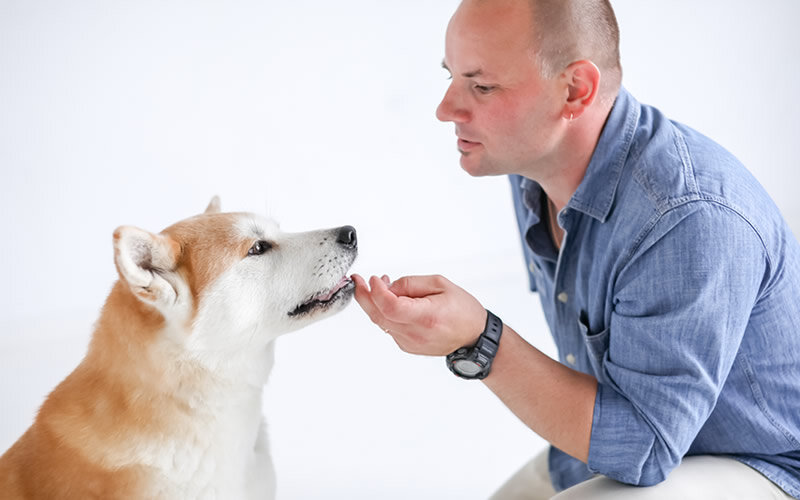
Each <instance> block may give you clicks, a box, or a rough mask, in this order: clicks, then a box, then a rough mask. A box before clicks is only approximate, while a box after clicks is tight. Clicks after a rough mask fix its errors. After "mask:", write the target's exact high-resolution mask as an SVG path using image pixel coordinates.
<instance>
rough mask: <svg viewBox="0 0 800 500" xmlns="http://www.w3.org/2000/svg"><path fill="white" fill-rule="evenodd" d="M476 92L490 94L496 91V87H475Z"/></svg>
mask: <svg viewBox="0 0 800 500" xmlns="http://www.w3.org/2000/svg"><path fill="white" fill-rule="evenodd" d="M475 90H477V91H478V92H480V93H481V94H488V93H490V92H491V91H493V90H494V87H492V86H490V85H475Z"/></svg>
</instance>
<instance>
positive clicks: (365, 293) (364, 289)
mask: <svg viewBox="0 0 800 500" xmlns="http://www.w3.org/2000/svg"><path fill="white" fill-rule="evenodd" d="M353 282H354V283H355V285H356V290H355V299H356V302H358V305H359V306H361V309H363V310H364V312H365V313H367V316H369V319H370V320H372V322H373V323H375V324H377V325H381V324H382V323H383V321H384V320H385V318H384V317H383V315H382V314H381V313H380V311H379V310H378V308H377V306H376V305H375V302H374V301H373V300H372V296H371V293H370V289H369V286H368V285H367V282H366V281H364V278H362V277H361V276H359V275H357V274H354V275H353Z"/></svg>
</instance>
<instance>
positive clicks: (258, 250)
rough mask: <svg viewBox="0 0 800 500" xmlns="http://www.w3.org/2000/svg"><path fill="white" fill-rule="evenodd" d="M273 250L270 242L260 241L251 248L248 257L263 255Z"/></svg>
mask: <svg viewBox="0 0 800 500" xmlns="http://www.w3.org/2000/svg"><path fill="white" fill-rule="evenodd" d="M271 249H272V243H270V242H269V241H264V240H259V241H256V242H255V243H253V246H251V247H250V250H248V251H247V255H261V254H263V253H264V252H267V251H269V250H271Z"/></svg>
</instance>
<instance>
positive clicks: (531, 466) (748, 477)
mask: <svg viewBox="0 0 800 500" xmlns="http://www.w3.org/2000/svg"><path fill="white" fill-rule="evenodd" d="M547 453H548V450H547V449H545V450H544V451H543V452H542V453H539V454H538V455H537V456H536V457H534V458H533V459H532V460H531V461H530V462H528V463H527V464H525V465H524V466H523V467H522V468H521V469H520V470H519V471H517V472H516V473H515V474H514V475H513V476H511V478H509V480H508V481H506V483H505V484H503V486H501V487H500V489H499V490H497V492H495V494H494V495H492V497H491V498H492V500H523V499H525V500H544V499H552V500H577V499H587V498H588V499H592V500H612V499H613V500H675V499H681V500H695V499H697V500H714V499H726V500H728V499H756V498H757V499H763V500H770V499H780V500H786V499H791V497H790V496H789V495H787V494H786V493H785V492H784V491H783V490H782V489H780V488H779V487H778V486H777V485H776V484H775V483H773V482H772V481H770V480H769V479H767V478H766V477H764V476H763V475H762V474H761V473H760V472H758V471H757V470H755V469H753V468H751V467H748V466H747V465H745V464H743V463H741V462H738V461H736V460H733V459H732V458H723V457H716V456H710V455H699V456H692V457H686V458H684V459H683V462H681V464H680V465H679V466H678V467H677V468H676V469H675V470H673V471H672V473H671V474H670V475H669V476H667V479H666V480H664V481H663V482H661V483H659V484H657V485H655V486H648V487H639V486H630V485H627V484H622V483H619V482H617V481H614V480H613V479H609V478H607V477H604V476H596V477H594V478H592V479H589V480H588V481H584V482H583V483H580V484H577V485H575V486H573V487H572V488H569V489H566V490H564V491H562V492H561V493H556V492H555V490H554V489H553V486H552V485H551V484H550V472H549V470H548V465H547Z"/></svg>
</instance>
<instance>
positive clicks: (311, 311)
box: [288, 277, 356, 319]
mask: <svg viewBox="0 0 800 500" xmlns="http://www.w3.org/2000/svg"><path fill="white" fill-rule="evenodd" d="M355 289H356V286H355V283H353V280H352V279H350V278H348V277H344V278H342V280H340V281H339V283H337V284H336V286H334V287H333V288H332V289H331V290H327V291H324V292H320V293H317V294H315V295H314V296H313V297H312V298H311V299H310V300H307V301H305V302H303V303H302V304H300V305H299V306H297V307H295V308H294V309H293V310H291V311H289V312H288V315H289V317H290V318H292V319H301V318H302V319H310V318H316V317H318V316H320V315H322V314H325V313H334V312H336V311H339V310H341V309H343V308H344V306H346V305H347V304H348V303H349V302H350V300H351V299H352V298H353V295H354V294H355Z"/></svg>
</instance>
